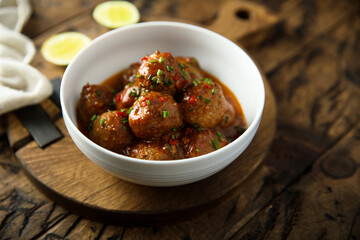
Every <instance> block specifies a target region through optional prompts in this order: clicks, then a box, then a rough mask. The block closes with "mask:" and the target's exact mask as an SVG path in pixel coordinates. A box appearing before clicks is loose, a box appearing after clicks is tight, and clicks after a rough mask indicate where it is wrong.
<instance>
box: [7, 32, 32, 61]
mask: <svg viewBox="0 0 360 240" xmlns="http://www.w3.org/2000/svg"><path fill="white" fill-rule="evenodd" d="M35 52H36V49H35V46H34V44H33V42H32V41H31V40H30V39H29V38H28V37H26V36H24V35H22V34H20V33H18V32H15V31H11V30H9V29H7V28H5V27H4V26H0V58H1V59H4V58H7V59H13V60H17V61H20V62H23V63H29V62H30V61H31V59H33V57H34V55H35Z"/></svg>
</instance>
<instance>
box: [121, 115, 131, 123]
mask: <svg viewBox="0 0 360 240" xmlns="http://www.w3.org/2000/svg"><path fill="white" fill-rule="evenodd" d="M128 121H129V120H128V119H127V118H126V117H124V118H122V119H121V122H122V123H124V124H125V123H127V122H128Z"/></svg>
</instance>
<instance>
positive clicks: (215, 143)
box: [211, 138, 220, 150]
mask: <svg viewBox="0 0 360 240" xmlns="http://www.w3.org/2000/svg"><path fill="white" fill-rule="evenodd" d="M211 143H212V145H213V146H214V148H215V149H216V150H218V149H219V148H220V147H219V142H218V141H217V139H216V138H215V139H214V140H212V141H211Z"/></svg>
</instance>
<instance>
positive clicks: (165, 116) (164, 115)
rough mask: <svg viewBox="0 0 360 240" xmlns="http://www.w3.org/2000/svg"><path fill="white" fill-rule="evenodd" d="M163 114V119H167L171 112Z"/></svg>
mask: <svg viewBox="0 0 360 240" xmlns="http://www.w3.org/2000/svg"><path fill="white" fill-rule="evenodd" d="M162 113H163V114H162V116H163V118H167V117H168V116H169V115H170V113H169V111H163V112H162Z"/></svg>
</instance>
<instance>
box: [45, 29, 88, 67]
mask: <svg viewBox="0 0 360 240" xmlns="http://www.w3.org/2000/svg"><path fill="white" fill-rule="evenodd" d="M90 41H91V39H90V38H89V37H87V36H86V35H84V34H82V33H78V32H63V33H59V34H55V35H53V36H51V37H49V38H48V39H46V40H45V42H44V43H43V44H42V46H41V50H40V52H41V54H42V55H43V57H44V58H45V59H46V60H47V61H49V62H51V63H53V64H55V65H60V66H66V65H68V64H69V62H70V61H71V59H72V58H73V57H74V56H75V55H76V54H77V53H78V52H79V51H80V50H81V49H82V48H83V47H84V46H85V45H86V44H88V43H89V42H90Z"/></svg>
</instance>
